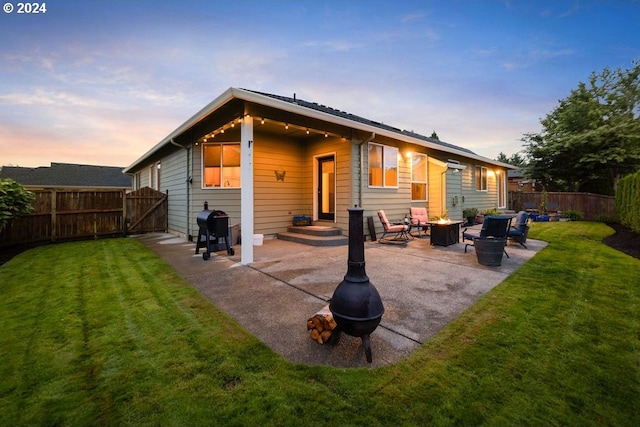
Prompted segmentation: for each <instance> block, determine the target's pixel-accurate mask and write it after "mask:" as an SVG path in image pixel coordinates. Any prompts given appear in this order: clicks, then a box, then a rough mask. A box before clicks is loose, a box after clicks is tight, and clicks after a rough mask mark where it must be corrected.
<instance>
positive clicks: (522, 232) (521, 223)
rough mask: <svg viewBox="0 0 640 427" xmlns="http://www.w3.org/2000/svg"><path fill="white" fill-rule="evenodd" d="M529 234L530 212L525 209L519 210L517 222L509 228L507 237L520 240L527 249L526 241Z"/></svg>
mask: <svg viewBox="0 0 640 427" xmlns="http://www.w3.org/2000/svg"><path fill="white" fill-rule="evenodd" d="M528 234H529V214H528V213H526V212H525V211H520V212H518V215H516V223H515V224H513V225H512V226H511V228H509V232H508V233H507V237H508V238H509V239H511V240H515V241H516V242H518V243H519V244H520V245H521V246H522V247H523V248H525V249H527V246H526V245H525V242H526V241H527V235H528Z"/></svg>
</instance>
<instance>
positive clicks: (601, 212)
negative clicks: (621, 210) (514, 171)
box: [509, 191, 615, 221]
mask: <svg viewBox="0 0 640 427" xmlns="http://www.w3.org/2000/svg"><path fill="white" fill-rule="evenodd" d="M541 206H544V209H547V210H549V211H561V212H563V213H566V212H571V211H573V212H580V213H581V214H582V217H583V218H584V219H585V220H587V221H613V220H614V219H615V198H614V197H613V196H605V195H602V194H594V193H571V192H551V193H547V192H539V191H538V192H522V191H510V192H509V209H512V210H514V211H516V212H518V211H521V210H527V209H538V210H540V207H541ZM544 209H543V210H544ZM541 213H542V212H541Z"/></svg>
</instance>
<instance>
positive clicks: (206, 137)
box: [196, 114, 349, 144]
mask: <svg viewBox="0 0 640 427" xmlns="http://www.w3.org/2000/svg"><path fill="white" fill-rule="evenodd" d="M244 118H251V115H250V114H245V115H244V116H242V117H238V118H235V119H232V120H231V121H229V122H227V123H226V124H224V125H222V126H221V127H220V128H218V129H217V130H214V131H213V132H211V133H210V134H207V135H204V136H203V137H201V141H202V142H207V141H208V140H209V139H213V138H214V137H215V136H216V135H217V134H219V133H224V132H225V130H226V129H229V128H235V125H236V120H237V123H242V120H243V119H244ZM267 121H269V122H270V123H273V124H276V125H280V126H284V128H285V129H286V130H290V129H289V128H290V126H291V127H292V129H293V130H294V131H300V132H305V134H306V135H311V133H314V134H320V135H324V137H325V138H328V137H329V135H331V136H334V137H336V138H341V140H342V141H349V138H347V137H345V136H344V135H338V134H334V133H331V132H328V131H322V130H319V129H311V128H309V127H303V126H298V125H290V124H289V123H288V122H281V121H278V120H271V119H266V118H264V117H261V118H260V124H263V125H264V124H265V122H267ZM196 144H197V142H196Z"/></svg>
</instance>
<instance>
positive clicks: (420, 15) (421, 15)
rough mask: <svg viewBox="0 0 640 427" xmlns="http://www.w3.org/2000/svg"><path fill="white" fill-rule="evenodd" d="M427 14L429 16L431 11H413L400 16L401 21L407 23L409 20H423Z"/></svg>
mask: <svg viewBox="0 0 640 427" xmlns="http://www.w3.org/2000/svg"><path fill="white" fill-rule="evenodd" d="M427 16H429V13H427V12H412V13H408V14H406V15H403V16H402V17H401V18H400V22H402V23H403V24H406V23H407V22H413V21H421V20H422V19H423V18H426V17H427Z"/></svg>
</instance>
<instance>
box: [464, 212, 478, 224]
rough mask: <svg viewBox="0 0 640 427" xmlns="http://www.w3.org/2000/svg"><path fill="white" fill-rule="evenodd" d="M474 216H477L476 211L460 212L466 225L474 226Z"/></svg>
mask: <svg viewBox="0 0 640 427" xmlns="http://www.w3.org/2000/svg"><path fill="white" fill-rule="evenodd" d="M476 215H478V209H476V208H465V209H463V210H462V216H463V217H465V218H466V219H467V225H475V223H476Z"/></svg>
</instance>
